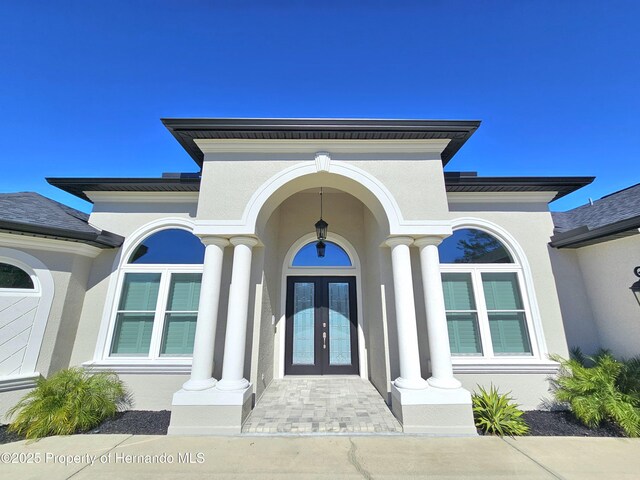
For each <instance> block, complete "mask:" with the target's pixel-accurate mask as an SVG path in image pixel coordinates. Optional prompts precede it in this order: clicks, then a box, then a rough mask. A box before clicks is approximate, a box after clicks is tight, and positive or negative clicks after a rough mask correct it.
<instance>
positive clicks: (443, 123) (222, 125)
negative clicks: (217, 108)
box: [160, 117, 481, 131]
mask: <svg viewBox="0 0 640 480" xmlns="http://www.w3.org/2000/svg"><path fill="white" fill-rule="evenodd" d="M160 121H161V122H162V123H163V125H164V126H165V127H167V128H168V129H169V130H175V129H181V130H182V129H227V128H229V129H231V128H233V129H238V128H246V129H270V130H272V129H273V130H277V129H288V128H295V129H308V128H313V129H317V130H332V129H340V130H342V129H354V130H356V129H362V128H365V129H375V130H382V131H384V130H388V131H393V130H397V129H399V128H405V129H406V128H410V129H425V128H429V129H435V128H438V127H445V128H447V129H460V130H465V131H466V130H469V129H471V128H472V129H474V130H475V129H477V128H478V127H479V126H480V123H481V120H426V119H425V120H418V119H396V118H394V119H385V118H218V117H211V118H207V117H199V118H175V117H169V118H161V119H160Z"/></svg>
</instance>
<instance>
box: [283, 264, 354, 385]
mask: <svg viewBox="0 0 640 480" xmlns="http://www.w3.org/2000/svg"><path fill="white" fill-rule="evenodd" d="M286 316H287V326H286V327H287V328H286V332H287V334H286V339H285V342H286V344H285V374H287V375H336V374H357V373H358V372H359V368H358V320H357V318H358V316H357V312H356V279H355V277H320V276H314V277H298V276H290V277H287V311H286Z"/></svg>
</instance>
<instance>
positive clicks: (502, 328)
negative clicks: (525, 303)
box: [489, 312, 531, 355]
mask: <svg viewBox="0 0 640 480" xmlns="http://www.w3.org/2000/svg"><path fill="white" fill-rule="evenodd" d="M489 327H490V330H491V342H492V343H493V351H494V353H495V354H496V355H514V354H515V355H518V354H519V355H531V343H530V342H529V335H528V334H527V324H526V321H525V317H524V313H523V312H499V313H490V314H489Z"/></svg>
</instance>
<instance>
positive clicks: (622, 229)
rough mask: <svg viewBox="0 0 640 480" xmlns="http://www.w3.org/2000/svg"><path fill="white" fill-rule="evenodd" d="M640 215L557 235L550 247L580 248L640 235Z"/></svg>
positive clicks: (552, 239)
mask: <svg viewBox="0 0 640 480" xmlns="http://www.w3.org/2000/svg"><path fill="white" fill-rule="evenodd" d="M639 229H640V215H638V216H635V217H632V218H627V219H625V220H621V221H619V222H615V223H611V224H609V225H605V226H603V227H599V228H594V229H593V230H591V229H589V227H587V226H582V227H578V228H574V229H573V230H569V231H568V232H562V233H556V234H555V235H554V236H552V237H551V242H550V243H549V245H551V246H552V247H555V248H579V247H586V246H588V245H595V244H597V243H603V242H608V241H610V240H615V239H618V238H624V237H630V236H633V235H638V234H640V231H639Z"/></svg>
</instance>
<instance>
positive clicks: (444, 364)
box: [415, 236, 461, 388]
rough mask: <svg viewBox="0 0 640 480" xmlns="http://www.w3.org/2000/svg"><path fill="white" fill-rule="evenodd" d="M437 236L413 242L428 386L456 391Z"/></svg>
mask: <svg viewBox="0 0 640 480" xmlns="http://www.w3.org/2000/svg"><path fill="white" fill-rule="evenodd" d="M441 241H442V238H441V237H436V236H431V237H421V238H418V239H417V240H416V241H415V245H416V246H417V247H418V248H420V267H421V269H422V285H423V288H424V302H425V306H426V312H427V334H428V336H429V355H430V357H431V377H430V378H429V379H428V380H427V382H429V385H431V386H434V387H438V388H460V386H461V384H460V382H459V381H458V380H456V379H455V378H454V377H453V367H452V366H451V349H450V348H449V332H448V330H447V314H446V311H445V306H444V295H443V293H442V277H441V276H440V256H439V255H438V245H439V244H440V242H441Z"/></svg>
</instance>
